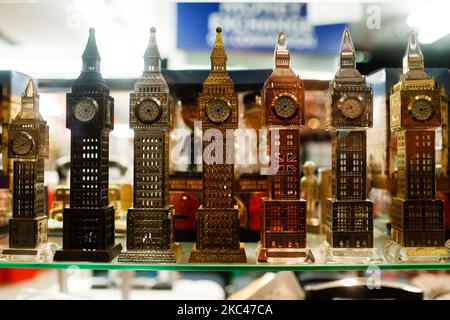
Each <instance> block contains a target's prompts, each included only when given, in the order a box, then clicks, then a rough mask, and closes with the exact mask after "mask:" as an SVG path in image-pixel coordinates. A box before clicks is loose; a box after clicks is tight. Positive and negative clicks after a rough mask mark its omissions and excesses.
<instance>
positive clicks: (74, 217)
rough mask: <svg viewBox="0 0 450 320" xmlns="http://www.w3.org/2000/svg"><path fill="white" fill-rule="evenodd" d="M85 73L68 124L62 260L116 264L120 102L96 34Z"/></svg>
mask: <svg viewBox="0 0 450 320" xmlns="http://www.w3.org/2000/svg"><path fill="white" fill-rule="evenodd" d="M82 57H83V70H82V71H81V74H80V76H79V77H78V79H77V80H75V82H74V84H73V86H72V92H71V93H68V94H67V102H66V106H67V108H66V126H67V128H68V129H70V130H71V131H72V132H71V145H70V148H71V150H70V153H71V162H70V208H66V209H64V227H63V249H62V250H58V251H56V254H55V258H54V260H57V261H67V260H69V261H70V260H72V261H94V262H95V261H99V262H102V261H103V262H107V261H111V260H112V259H113V258H114V257H115V256H117V255H118V254H119V253H120V251H121V250H122V245H120V244H115V234H114V225H115V223H114V207H113V206H112V205H108V178H109V173H108V171H109V167H108V165H109V163H108V162H109V132H110V131H111V130H112V129H113V127H114V124H113V119H114V99H113V98H112V97H111V96H110V95H109V87H108V86H107V84H106V82H105V81H104V80H103V78H102V76H101V74H100V55H99V53H98V50H97V44H96V42H95V30H94V29H93V28H91V29H90V30H89V39H88V42H87V45H86V49H85V50H84V52H83V56H82Z"/></svg>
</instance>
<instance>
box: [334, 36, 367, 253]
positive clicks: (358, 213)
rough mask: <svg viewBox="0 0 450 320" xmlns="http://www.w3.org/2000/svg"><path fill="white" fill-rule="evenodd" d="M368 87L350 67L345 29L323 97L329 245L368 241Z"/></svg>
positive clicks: (351, 245)
mask: <svg viewBox="0 0 450 320" xmlns="http://www.w3.org/2000/svg"><path fill="white" fill-rule="evenodd" d="M372 105H373V102H372V88H371V87H370V86H368V85H367V83H366V78H365V77H364V76H362V75H361V74H360V73H359V71H358V70H357V69H356V56H355V48H354V46H353V42H352V39H351V37H350V32H349V30H348V29H345V31H344V34H343V36H342V42H341V49H340V53H339V69H338V71H337V73H336V76H335V77H334V79H333V80H332V81H331V82H330V87H329V90H328V94H327V99H326V115H327V117H326V118H327V119H326V120H327V127H328V129H329V130H331V132H332V198H329V199H327V207H326V209H327V227H326V233H327V241H328V243H329V244H330V245H331V247H333V248H372V247H373V204H372V202H371V201H370V200H368V199H367V144H366V129H367V128H368V127H371V126H372V108H373V107H372Z"/></svg>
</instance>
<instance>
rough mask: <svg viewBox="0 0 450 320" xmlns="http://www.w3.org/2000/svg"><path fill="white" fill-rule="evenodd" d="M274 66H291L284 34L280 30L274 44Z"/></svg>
mask: <svg viewBox="0 0 450 320" xmlns="http://www.w3.org/2000/svg"><path fill="white" fill-rule="evenodd" d="M274 57H275V68H290V67H291V53H290V52H289V48H288V45H287V40H286V34H285V33H284V32H280V33H279V34H278V40H277V43H276V44H275V51H274Z"/></svg>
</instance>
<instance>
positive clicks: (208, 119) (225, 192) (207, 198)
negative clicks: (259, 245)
mask: <svg viewBox="0 0 450 320" xmlns="http://www.w3.org/2000/svg"><path fill="white" fill-rule="evenodd" d="M226 63H227V55H226V53H225V49H224V47H223V43H222V29H221V28H217V29H216V40H215V43H214V48H213V50H212V53H211V72H210V73H209V75H208V78H207V79H206V81H205V82H204V83H203V92H201V93H200V95H199V109H200V119H201V121H202V130H203V135H205V132H206V131H207V130H208V129H216V130H219V131H220V132H221V133H222V137H223V138H224V139H223V140H224V141H223V147H222V150H214V151H211V152H210V153H222V155H223V163H216V162H214V163H207V162H205V157H203V198H202V205H201V206H200V208H199V209H198V211H197V215H196V223H197V236H196V245H195V247H194V249H193V250H192V252H191V255H190V257H189V262H225V263H230V262H246V261H247V258H246V256H245V250H244V245H243V244H241V243H240V242H239V228H240V224H239V212H238V209H237V206H235V204H234V192H233V179H234V165H233V164H232V163H233V162H234V161H232V163H231V164H228V163H226V158H227V156H226V144H227V143H226V140H225V137H226V136H227V135H226V131H227V129H228V130H232V131H233V132H234V130H235V129H237V124H238V105H237V104H238V101H237V94H236V93H235V92H234V88H233V82H232V80H231V78H230V76H229V75H228V72H227V69H226ZM212 140H213V138H211V139H209V140H208V141H204V142H203V150H204V151H206V150H205V148H208V145H209V144H212V143H214V141H212ZM228 143H229V142H228ZM232 146H233V147H234V140H233V142H232ZM233 160H234V159H233Z"/></svg>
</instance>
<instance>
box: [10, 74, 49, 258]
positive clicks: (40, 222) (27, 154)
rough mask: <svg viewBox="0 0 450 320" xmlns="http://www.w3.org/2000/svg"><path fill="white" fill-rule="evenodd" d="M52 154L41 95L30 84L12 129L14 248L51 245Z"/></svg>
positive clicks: (11, 224)
mask: <svg viewBox="0 0 450 320" xmlns="http://www.w3.org/2000/svg"><path fill="white" fill-rule="evenodd" d="M48 153H49V142H48V126H47V122H46V121H44V119H43V118H42V116H41V114H40V113H39V94H38V92H37V89H36V87H35V85H34V82H33V81H32V80H30V81H29V82H28V85H27V87H26V89H25V92H24V94H23V95H22V106H21V110H20V112H19V113H18V114H17V116H16V117H15V118H14V119H13V121H12V122H11V124H10V127H9V157H10V158H11V159H13V161H14V176H13V217H12V219H10V222H9V246H10V248H36V247H38V246H39V245H40V244H42V243H45V242H47V225H48V221H47V217H46V216H45V213H44V201H45V196H44V159H47V158H48ZM4 253H5V250H4Z"/></svg>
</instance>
